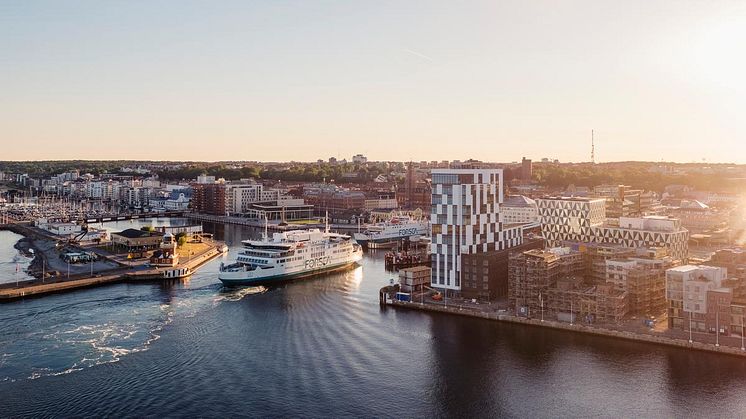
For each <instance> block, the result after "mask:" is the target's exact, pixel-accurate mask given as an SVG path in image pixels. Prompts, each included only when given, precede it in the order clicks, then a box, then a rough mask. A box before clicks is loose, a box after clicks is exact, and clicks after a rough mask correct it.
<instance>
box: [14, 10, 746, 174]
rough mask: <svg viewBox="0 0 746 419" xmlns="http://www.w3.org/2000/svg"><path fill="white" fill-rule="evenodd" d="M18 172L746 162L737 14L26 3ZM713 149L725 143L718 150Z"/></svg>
mask: <svg viewBox="0 0 746 419" xmlns="http://www.w3.org/2000/svg"><path fill="white" fill-rule="evenodd" d="M3 15H4V17H3V23H4V24H3V25H0V39H2V41H0V45H2V46H3V49H4V50H5V51H7V52H6V54H4V56H3V57H2V58H0V60H2V61H3V64H4V65H2V68H0V88H2V90H3V92H4V95H3V98H2V99H0V127H2V128H0V137H2V138H3V142H4V143H6V144H10V145H11V146H10V147H6V148H5V150H4V152H3V155H2V157H0V159H2V160H48V159H50V160H70V159H91V160H120V159H122V160H170V161H177V160H190V161H237V160H241V161H290V160H295V161H315V160H317V159H319V158H321V159H327V158H329V157H331V156H335V157H337V158H348V159H349V158H350V157H351V156H352V155H354V154H357V153H363V154H365V155H366V156H367V157H369V158H370V159H371V160H386V161H388V160H394V161H409V160H414V161H420V160H428V161H430V160H446V159H448V160H452V159H460V160H466V159H468V158H476V159H479V160H483V161H499V162H512V161H519V160H520V159H521V157H522V156H526V157H528V158H533V159H534V160H539V159H541V158H542V157H548V158H551V159H555V158H556V159H559V160H560V161H562V162H568V161H573V162H583V161H589V160H590V148H591V146H590V132H591V129H595V134H596V135H595V140H596V141H595V143H596V144H595V145H596V153H595V155H596V161H598V162H608V161H629V160H634V161H651V162H657V161H661V160H664V161H674V162H703V161H706V162H712V163H716V162H732V163H746V158H745V157H740V156H741V155H742V154H743V153H739V152H740V151H745V150H744V146H743V145H742V143H743V137H744V134H745V133H746V122H744V121H743V119H742V118H740V115H739V111H740V109H742V108H743V107H744V105H746V94H744V93H746V83H745V82H744V81H743V79H742V77H741V76H740V75H741V74H743V72H744V70H746V59H744V58H743V57H744V55H743V54H742V53H740V52H741V49H742V47H741V45H744V44H746V30H744V29H743V28H746V6H744V5H743V4H737V3H731V2H708V3H699V2H668V1H658V2H625V3H624V4H613V3H599V2H574V3H568V4H563V5H562V6H559V5H557V4H555V3H552V2H533V3H530V4H525V3H518V2H500V3H497V4H495V3H491V2H470V3H468V4H467V7H464V6H463V5H460V7H456V6H453V5H451V4H449V3H447V2H424V3H417V2H411V3H401V2H378V3H376V4H375V6H373V5H364V4H357V5H352V4H335V3H315V4H310V3H305V4H304V3H288V2H272V3H268V2H223V3H220V4H217V5H211V6H210V7H206V6H204V5H203V4H200V3H196V2H194V3H192V2H180V3H175V2H159V3H136V2H133V3H127V4H116V3H96V2H79V3H71V4H62V3H54V2H17V3H12V2H11V3H6V4H5V5H4V6H3ZM713 143H716V144H717V145H718V147H707V146H706V145H707V144H713Z"/></svg>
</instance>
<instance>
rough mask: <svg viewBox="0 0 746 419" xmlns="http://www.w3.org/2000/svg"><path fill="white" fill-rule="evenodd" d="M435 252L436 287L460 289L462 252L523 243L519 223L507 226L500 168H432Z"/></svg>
mask: <svg viewBox="0 0 746 419" xmlns="http://www.w3.org/2000/svg"><path fill="white" fill-rule="evenodd" d="M431 196H432V198H431V202H432V211H431V233H432V244H431V252H432V255H433V261H432V277H431V284H432V286H433V287H434V288H440V289H444V290H446V292H448V290H451V291H452V292H459V291H460V290H461V255H462V254H472V253H481V252H487V251H492V250H502V249H506V248H509V247H512V246H516V245H518V244H520V243H522V239H523V238H522V234H521V229H520V228H513V229H510V230H505V229H503V222H502V218H501V215H500V204H502V202H503V172H502V170H500V169H433V170H432V195H431Z"/></svg>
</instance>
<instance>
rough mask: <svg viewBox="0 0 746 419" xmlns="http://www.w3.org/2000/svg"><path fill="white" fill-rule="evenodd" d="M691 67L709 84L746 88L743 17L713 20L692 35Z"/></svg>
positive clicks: (744, 21)
mask: <svg viewBox="0 0 746 419" xmlns="http://www.w3.org/2000/svg"><path fill="white" fill-rule="evenodd" d="M691 52H692V57H691V61H692V66H693V70H694V71H695V73H696V74H697V76H698V77H699V78H701V79H702V81H703V82H705V83H707V84H708V85H711V86H718V87H726V88H729V89H738V90H746V78H744V74H746V19H742V18H730V19H728V20H721V21H719V22H717V23H715V22H713V24H712V25H708V26H707V27H706V28H704V29H703V30H702V31H701V32H700V33H699V34H698V36H696V38H695V39H694V44H693V46H692V51H691Z"/></svg>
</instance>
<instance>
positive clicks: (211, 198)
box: [192, 183, 227, 215]
mask: <svg viewBox="0 0 746 419" xmlns="http://www.w3.org/2000/svg"><path fill="white" fill-rule="evenodd" d="M192 189H193V191H194V192H193V194H192V204H193V207H194V211H195V212H197V213H201V214H210V215H226V210H227V209H226V207H225V205H226V197H225V196H226V195H225V194H226V189H225V184H222V183H195V184H193V185H192Z"/></svg>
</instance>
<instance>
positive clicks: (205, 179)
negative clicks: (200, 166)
mask: <svg viewBox="0 0 746 419" xmlns="http://www.w3.org/2000/svg"><path fill="white" fill-rule="evenodd" d="M197 183H215V176H208V175H199V176H197Z"/></svg>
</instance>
